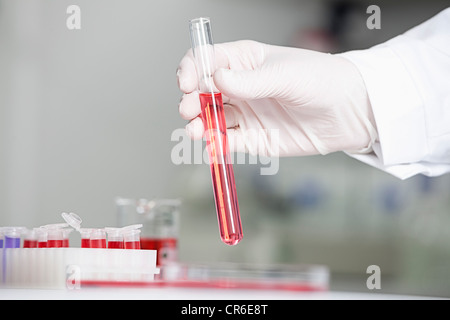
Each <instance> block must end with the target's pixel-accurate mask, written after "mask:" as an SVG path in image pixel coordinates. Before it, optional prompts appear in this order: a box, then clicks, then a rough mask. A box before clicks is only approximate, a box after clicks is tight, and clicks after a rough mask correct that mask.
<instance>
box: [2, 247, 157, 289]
mask: <svg viewBox="0 0 450 320" xmlns="http://www.w3.org/2000/svg"><path fill="white" fill-rule="evenodd" d="M0 253H1V254H0V262H1V263H0V271H1V273H0V285H3V286H6V287H20V288H46V289H47V288H69V289H73V288H79V287H80V286H81V285H82V284H83V283H90V284H95V283H98V284H102V283H103V284H105V283H107V284H112V285H114V284H118V283H127V282H128V283H129V282H131V283H144V284H145V283H146V282H152V281H154V276H155V275H156V274H159V268H157V267H156V251H155V250H123V249H88V248H21V249H19V248H17V249H9V248H8V249H0Z"/></svg>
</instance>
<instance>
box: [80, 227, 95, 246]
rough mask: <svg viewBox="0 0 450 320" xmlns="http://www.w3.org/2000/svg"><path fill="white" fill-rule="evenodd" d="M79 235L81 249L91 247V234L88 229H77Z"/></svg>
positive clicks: (90, 230)
mask: <svg viewBox="0 0 450 320" xmlns="http://www.w3.org/2000/svg"><path fill="white" fill-rule="evenodd" d="M78 231H79V232H80V235H81V247H82V248H90V247H91V232H92V229H90V228H80V229H78Z"/></svg>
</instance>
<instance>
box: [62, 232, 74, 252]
mask: <svg viewBox="0 0 450 320" xmlns="http://www.w3.org/2000/svg"><path fill="white" fill-rule="evenodd" d="M72 231H73V229H72V228H64V229H62V232H63V242H62V247H63V248H69V247H70V241H69V235H70V233H71V232H72Z"/></svg>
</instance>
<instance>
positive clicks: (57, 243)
mask: <svg viewBox="0 0 450 320" xmlns="http://www.w3.org/2000/svg"><path fill="white" fill-rule="evenodd" d="M62 246H63V232H62V230H61V229H49V230H48V231H47V248H62Z"/></svg>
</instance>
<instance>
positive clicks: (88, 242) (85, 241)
mask: <svg viewBox="0 0 450 320" xmlns="http://www.w3.org/2000/svg"><path fill="white" fill-rule="evenodd" d="M81 247H82V248H90V247H91V240H90V239H81Z"/></svg>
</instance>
